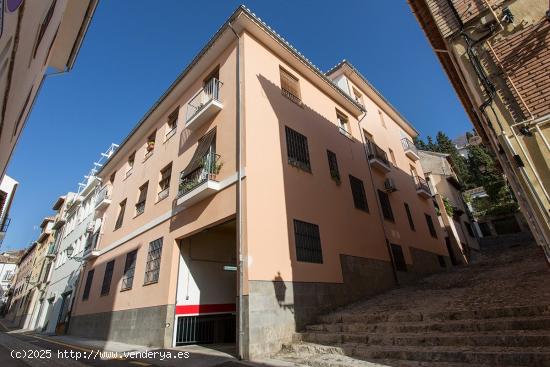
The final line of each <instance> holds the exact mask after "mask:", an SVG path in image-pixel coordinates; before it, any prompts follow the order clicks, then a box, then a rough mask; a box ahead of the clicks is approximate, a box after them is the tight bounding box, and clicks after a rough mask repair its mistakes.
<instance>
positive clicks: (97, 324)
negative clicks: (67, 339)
mask: <svg viewBox="0 0 550 367" xmlns="http://www.w3.org/2000/svg"><path fill="white" fill-rule="evenodd" d="M173 317H174V305H163V306H155V307H145V308H134V309H130V310H121V311H113V312H102V313H95V314H87V315H76V316H72V317H71V321H70V324H69V332H68V333H69V334H70V335H75V336H81V337H85V338H92V339H102V340H112V341H117V342H122V343H129V344H137V345H144V346H153V347H163V348H166V347H170V346H171V345H172V335H173V325H172V321H171V320H172V319H173Z"/></svg>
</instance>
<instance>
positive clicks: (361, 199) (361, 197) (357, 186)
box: [349, 175, 369, 212]
mask: <svg viewBox="0 0 550 367" xmlns="http://www.w3.org/2000/svg"><path fill="white" fill-rule="evenodd" d="M349 183H350V186H351V194H352V195H353V204H354V205H355V208H356V209H359V210H363V211H366V212H368V211H369V205H368V203H367V196H366V194H365V187H364V186H363V181H361V180H360V179H358V178H357V177H354V176H352V175H349Z"/></svg>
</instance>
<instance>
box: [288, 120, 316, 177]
mask: <svg viewBox="0 0 550 367" xmlns="http://www.w3.org/2000/svg"><path fill="white" fill-rule="evenodd" d="M285 132H286V150H287V153H288V163H289V164H291V165H293V166H295V167H298V168H300V169H302V170H304V171H307V172H311V164H310V162H309V149H308V146H307V138H306V137H305V136H304V135H302V134H300V133H299V132H297V131H295V130H292V129H291V128H289V127H288V126H285Z"/></svg>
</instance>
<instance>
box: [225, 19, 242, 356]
mask: <svg viewBox="0 0 550 367" xmlns="http://www.w3.org/2000/svg"><path fill="white" fill-rule="evenodd" d="M228 26H229V29H231V31H232V32H233V34H234V35H235V38H236V40H237V48H236V77H235V80H236V88H237V90H236V94H237V97H236V102H235V108H236V113H235V115H236V121H235V123H236V135H237V136H236V153H237V197H236V217H237V226H236V227H237V228H236V232H237V233H236V242H237V252H238V253H237V258H238V266H237V276H238V281H239V287H238V288H239V295H238V307H237V308H238V318H239V322H238V325H237V329H238V330H237V338H238V344H237V357H238V358H239V359H240V360H242V359H243V354H244V353H243V351H244V343H243V336H244V323H243V315H244V312H243V305H244V297H243V285H244V272H243V264H244V260H243V243H242V224H243V223H242V222H243V216H242V194H241V193H242V177H243V174H242V152H241V128H242V120H241V79H240V65H241V59H240V41H241V39H240V37H239V35H238V34H237V32H236V31H235V29H234V28H233V26H232V25H231V22H229V23H228Z"/></svg>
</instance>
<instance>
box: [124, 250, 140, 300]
mask: <svg viewBox="0 0 550 367" xmlns="http://www.w3.org/2000/svg"><path fill="white" fill-rule="evenodd" d="M136 258H137V250H134V251H132V252H128V253H127V254H126V263H125V264H124V274H123V275H122V288H121V290H123V291H125V290H128V289H132V285H133V284H134V272H135V270H136Z"/></svg>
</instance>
